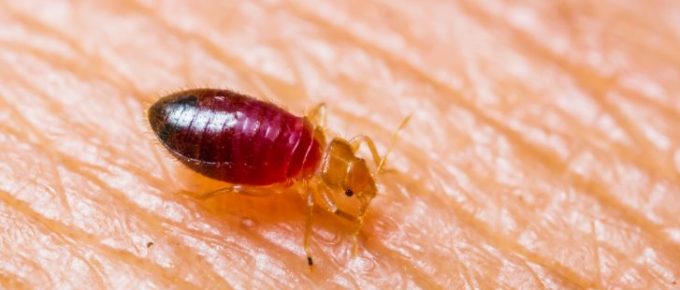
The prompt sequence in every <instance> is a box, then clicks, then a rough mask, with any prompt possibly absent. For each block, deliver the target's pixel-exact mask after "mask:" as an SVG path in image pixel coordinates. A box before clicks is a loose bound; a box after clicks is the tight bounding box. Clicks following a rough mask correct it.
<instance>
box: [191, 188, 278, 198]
mask: <svg viewBox="0 0 680 290" xmlns="http://www.w3.org/2000/svg"><path fill="white" fill-rule="evenodd" d="M185 193H186V194H188V195H190V196H192V197H194V198H196V199H210V198H213V197H217V196H220V195H223V194H230V193H237V194H243V195H250V196H266V195H271V194H275V193H279V191H277V190H274V189H272V188H267V187H257V186H248V187H246V186H240V185H231V186H225V187H222V188H218V189H215V190H211V191H208V192H203V193H200V194H193V193H190V192H185Z"/></svg>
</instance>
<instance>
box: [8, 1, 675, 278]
mask: <svg viewBox="0 0 680 290" xmlns="http://www.w3.org/2000/svg"><path fill="white" fill-rule="evenodd" d="M452 2H453V1H424V2H422V3H421V2H419V4H418V5H414V4H413V3H414V2H413V1H370V2H369V1H339V2H338V1H304V0H300V1H290V2H287V1H286V2H278V1H261V2H255V1H224V3H217V2H216V1H159V2H153V1H137V0H126V1H71V2H66V1H4V2H3V3H1V4H0V24H2V25H1V26H0V27H1V28H0V64H2V67H3V68H2V69H0V79H2V86H0V120H1V122H0V160H2V161H1V162H0V288H11V289H15V288H18V289H22V288H23V289H44V288H69V287H70V288H80V287H82V286H83V285H87V286H88V288H90V289H105V288H127V289H138V288H141V287H146V288H152V289H212V288H214V289H231V288H247V289H263V288H264V289H273V288H276V289H310V288H361V289H404V288H411V289H416V288H422V289H462V288H466V287H468V288H483V289H499V288H523V289H542V288H550V289H553V288H557V289H570V288H573V289H582V288H617V287H620V288H637V289H672V288H675V287H678V283H680V281H679V280H680V217H679V216H678V214H677V212H678V205H680V131H679V130H678V129H677V128H680V98H678V97H677V95H678V92H680V69H679V68H680V59H679V58H678V54H677V51H679V50H678V49H679V48H680V33H678V32H680V24H678V22H677V20H676V19H677V15H674V14H673V13H674V11H678V9H680V3H677V2H675V1H661V0H659V1H595V2H593V1H523V2H522V3H521V4H520V3H514V1H472V0H466V1H455V3H452ZM206 86H211V87H228V88H230V89H234V90H238V91H241V92H244V93H248V94H250V95H253V96H257V97H262V98H266V99H269V100H272V101H274V102H276V103H277V104H281V105H282V106H284V107H286V108H288V109H289V110H290V111H291V112H294V113H296V114H298V115H302V113H303V112H304V111H305V110H307V109H309V108H311V107H313V106H314V105H316V104H318V103H319V102H325V103H326V104H327V105H328V112H327V114H328V129H329V130H330V131H331V133H332V134H336V135H337V136H342V137H343V138H347V139H349V138H351V137H352V136H356V135H361V134H365V135H367V136H370V137H371V138H373V140H375V141H376V143H377V144H376V145H377V147H378V150H379V151H380V153H383V152H384V151H385V150H386V147H387V145H388V144H389V141H390V136H391V134H392V132H393V130H394V128H395V127H396V126H397V125H398V124H399V122H400V121H401V120H402V118H403V117H404V116H407V115H409V114H410V113H413V117H412V118H411V121H410V123H409V125H408V126H407V127H406V128H405V129H404V130H403V131H402V132H401V135H400V138H399V141H398V143H397V145H396V146H395V148H394V151H393V152H392V153H391V155H390V159H389V161H388V164H387V166H388V167H389V168H392V169H395V170H394V172H391V173H390V174H384V175H383V176H381V177H380V179H379V180H378V192H377V195H376V197H375V198H374V199H373V200H372V201H371V205H370V208H369V209H368V212H367V214H366V216H365V220H364V224H363V228H362V229H361V232H360V234H359V236H358V244H357V250H356V253H355V252H354V250H353V242H352V231H353V229H354V228H353V226H352V224H350V223H348V222H347V221H345V220H343V219H340V218H338V217H336V216H334V215H332V214H329V213H327V212H325V211H323V210H317V211H315V213H314V214H315V216H316V217H315V220H314V233H313V235H312V243H311V247H312V251H313V253H314V263H315V265H316V267H315V269H314V271H312V272H310V271H309V268H308V267H307V262H306V261H305V258H304V256H305V253H304V249H303V247H302V239H303V232H304V230H305V224H304V219H305V215H306V212H305V202H306V201H305V200H302V199H301V198H300V197H299V196H298V195H296V194H295V193H293V192H286V191H285V190H283V192H281V194H276V195H273V196H267V197H255V196H243V195H221V196H218V197H215V198H212V199H196V198H192V197H190V196H188V195H186V194H181V192H182V191H184V190H187V191H191V192H205V191H209V190H211V189H216V188H220V186H223V184H221V183H219V182H216V181H212V180H209V179H207V178H204V177H201V176H198V175H196V174H195V173H192V172H191V171H189V170H188V169H186V168H185V167H184V166H182V165H181V164H180V163H179V162H176V161H174V160H173V158H172V157H170V156H169V155H168V154H167V153H166V152H164V150H163V148H162V147H161V146H160V145H159V144H157V143H156V142H155V137H154V136H153V135H152V132H151V131H150V128H149V127H148V125H147V122H146V120H145V119H144V115H145V110H146V109H147V108H148V106H149V105H150V104H151V103H152V102H153V101H154V100H156V99H157V98H158V97H160V96H161V95H165V94H167V93H171V92H173V91H175V90H179V89H183V88H189V87H206ZM329 140H330V138H329ZM361 152H363V153H362V154H363V156H364V158H365V159H366V160H367V161H369V162H368V163H369V165H370V166H372V164H370V163H371V162H372V159H371V158H370V156H371V152H370V151H369V150H366V149H365V148H363V149H362V150H361ZM336 194H337V195H338V197H337V198H338V199H340V198H341V197H342V196H345V192H337V193H336Z"/></svg>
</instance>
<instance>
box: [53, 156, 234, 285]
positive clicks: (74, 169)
mask: <svg viewBox="0 0 680 290" xmlns="http://www.w3.org/2000/svg"><path fill="white" fill-rule="evenodd" d="M53 154H54V155H53V156H55V155H56V156H55V157H59V154H58V153H56V154H55V153H54V152H53ZM61 159H62V160H68V159H71V158H70V157H67V156H61ZM62 163H63V164H67V166H68V164H72V163H74V162H62ZM70 169H71V171H73V172H76V173H78V174H80V175H82V176H84V177H88V180H90V181H92V182H94V183H97V184H98V186H100V187H101V188H106V189H107V190H108V191H110V192H114V191H115V190H113V189H112V188H109V187H108V186H106V185H105V183H104V182H103V181H101V180H98V178H96V177H94V176H92V175H89V174H88V173H86V172H84V171H79V170H77V169H76V168H70ZM97 181H98V182H97ZM121 195H122V193H121ZM123 200H125V199H123ZM118 201H121V199H118ZM127 208H134V206H127ZM138 214H140V215H142V217H144V211H143V210H141V208H140V210H139V212H138ZM143 220H146V221H147V223H154V221H155V218H154V217H153V216H148V217H146V218H143ZM164 223H165V224H172V225H173V226H176V227H181V225H177V224H175V223H172V222H171V221H169V220H167V221H164ZM157 227H158V226H157ZM159 228H160V227H159ZM156 236H163V235H162V234H156ZM84 261H86V260H84ZM158 266H160V265H158ZM215 275H217V274H216V273H215ZM168 276H169V275H168ZM173 276H174V275H173ZM217 280H221V279H217ZM225 282H226V281H225ZM225 286H227V285H225Z"/></svg>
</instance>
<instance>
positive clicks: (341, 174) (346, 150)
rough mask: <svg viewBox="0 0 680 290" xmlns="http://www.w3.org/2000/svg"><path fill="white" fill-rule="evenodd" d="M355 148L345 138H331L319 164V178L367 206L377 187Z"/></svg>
mask: <svg viewBox="0 0 680 290" xmlns="http://www.w3.org/2000/svg"><path fill="white" fill-rule="evenodd" d="M355 150H356V149H355V148H352V145H350V144H349V142H347V141H346V140H344V139H340V138H335V139H333V141H331V143H330V144H329V145H328V147H327V149H326V156H325V157H324V160H323V163H322V165H321V179H322V180H323V182H324V184H325V185H326V186H328V187H329V188H330V189H332V190H337V191H341V192H344V194H345V195H346V196H347V197H352V198H356V199H357V200H359V202H360V203H361V205H362V207H367V206H368V204H369V203H370V201H371V199H373V198H374V197H375V195H376V192H377V190H378V189H377V187H376V184H375V179H374V174H372V173H371V171H370V169H369V168H368V165H367V164H366V160H364V159H362V158H359V157H357V156H356V154H355Z"/></svg>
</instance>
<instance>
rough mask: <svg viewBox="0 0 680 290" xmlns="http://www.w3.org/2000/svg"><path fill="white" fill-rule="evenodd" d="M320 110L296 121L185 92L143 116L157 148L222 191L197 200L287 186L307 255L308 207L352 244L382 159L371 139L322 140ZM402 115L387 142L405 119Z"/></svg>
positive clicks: (241, 102) (253, 102) (268, 106)
mask: <svg viewBox="0 0 680 290" xmlns="http://www.w3.org/2000/svg"><path fill="white" fill-rule="evenodd" d="M325 108H326V107H325V105H324V104H320V105H318V106H316V107H314V108H313V109H312V110H311V111H310V112H308V114H306V115H305V116H304V117H298V116H295V115H293V114H291V113H289V112H287V111H286V110H283V109H281V108H279V107H277V106H276V105H274V104H272V103H269V102H266V101H262V100H258V99H255V98H252V97H249V96H247V95H243V94H239V93H236V92H233V91H230V90H222V89H193V90H186V91H180V92H177V93H174V94H170V95H168V96H166V97H163V98H161V99H160V100H158V101H157V102H156V103H154V104H153V105H152V106H151V107H150V108H149V110H148V112H147V113H148V119H149V123H150V125H151V128H152V129H153V131H154V133H155V134H156V136H157V137H158V139H159V140H160V141H161V143H162V144H163V146H165V148H167V149H168V150H169V151H170V153H171V154H172V155H173V156H174V157H176V158H177V159H178V160H179V161H181V162H182V163H184V164H185V165H186V166H188V167H189V168H191V169H192V170H194V171H196V172H198V173H200V174H202V175H204V176H207V177H210V178H213V179H217V180H220V181H224V182H227V183H229V184H230V186H227V187H224V188H220V189H218V190H215V191H211V192H207V193H204V194H201V195H199V196H198V197H199V198H209V197H213V196H216V195H219V194H224V193H232V192H236V193H241V194H247V195H256V196H263V195H269V194H274V193H280V192H283V190H284V189H289V188H290V187H295V189H296V190H297V191H298V192H299V193H300V194H301V196H302V197H303V198H304V200H305V202H306V209H307V210H306V218H305V234H304V250H305V253H306V255H307V262H308V264H309V266H310V267H311V266H312V265H313V264H314V262H313V259H312V255H311V250H310V236H311V229H312V219H313V209H314V207H315V206H318V207H321V208H322V209H324V210H326V211H328V212H330V213H332V214H335V215H337V216H339V217H341V218H343V219H346V220H349V221H350V222H352V223H353V224H354V228H353V232H352V236H353V239H354V243H355V249H356V242H357V236H358V234H359V231H360V229H361V227H362V225H363V222H364V217H365V215H366V211H367V210H368V207H369V204H370V203H371V200H372V199H373V198H374V197H375V196H376V193H377V186H376V181H375V179H376V177H377V176H378V175H380V174H381V173H383V172H384V171H385V170H384V168H385V161H386V160H387V155H388V154H389V152H390V151H391V148H392V145H390V147H389V149H388V151H387V153H386V154H385V155H384V156H380V155H379V154H378V150H377V149H376V146H375V144H374V142H373V141H372V140H371V138H369V137H367V136H363V135H361V136H357V137H355V138H353V139H351V140H346V139H343V138H340V137H335V138H333V139H332V140H331V141H330V142H329V143H326V135H327V133H326V129H325V119H326V113H325ZM409 118H410V116H409V117H407V118H405V119H404V121H403V122H402V124H401V125H400V126H399V129H397V130H396V131H395V133H394V134H393V137H392V144H394V141H395V140H396V138H397V134H398V132H399V130H401V129H402V128H403V127H404V126H405V125H406V123H407V122H408V120H409ZM362 144H365V145H366V146H367V147H368V149H369V152H370V154H371V155H372V158H373V160H374V162H375V168H374V169H373V170H371V169H370V168H369V166H368V164H367V163H366V160H364V159H363V158H361V157H359V156H358V154H357V153H358V150H359V148H360V146H361V145H362Z"/></svg>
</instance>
